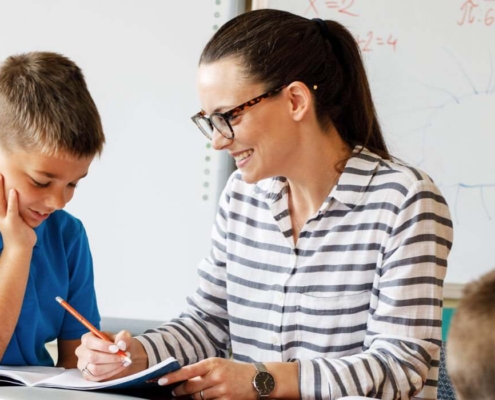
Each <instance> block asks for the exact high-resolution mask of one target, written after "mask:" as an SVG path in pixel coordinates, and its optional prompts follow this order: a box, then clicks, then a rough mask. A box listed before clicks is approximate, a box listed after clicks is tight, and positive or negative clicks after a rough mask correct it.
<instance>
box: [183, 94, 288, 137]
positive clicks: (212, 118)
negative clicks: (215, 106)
mask: <svg viewBox="0 0 495 400" xmlns="http://www.w3.org/2000/svg"><path fill="white" fill-rule="evenodd" d="M285 87H287V85H283V86H280V87H278V88H276V89H273V90H270V91H268V92H266V93H263V94H262V95H260V96H258V97H255V98H254V99H251V100H248V101H246V102H245V103H242V104H241V105H238V106H237V107H234V108H233V109H231V110H229V111H226V112H224V113H220V112H214V113H213V114H211V115H207V114H206V113H205V112H204V111H200V112H198V113H197V114H194V115H193V116H192V117H191V119H192V120H193V122H194V123H195V124H196V125H197V127H198V128H199V130H200V131H201V132H202V133H203V135H205V136H206V137H207V138H208V139H210V140H211V139H213V131H214V129H216V130H217V131H218V132H219V133H220V134H221V135H222V136H223V137H225V138H227V139H234V130H233V129H232V125H230V121H231V120H232V119H233V118H235V117H236V116H237V114H239V113H240V112H242V111H244V110H245V109H248V108H251V107H253V106H255V105H256V104H258V103H259V102H260V101H262V100H264V99H267V98H268V97H270V96H273V95H274V94H277V93H278V92H280V91H281V90H282V89H284V88H285Z"/></svg>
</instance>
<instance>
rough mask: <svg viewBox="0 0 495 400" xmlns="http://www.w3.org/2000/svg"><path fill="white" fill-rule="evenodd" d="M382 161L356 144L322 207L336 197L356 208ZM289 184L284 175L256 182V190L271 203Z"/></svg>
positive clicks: (282, 194)
mask: <svg viewBox="0 0 495 400" xmlns="http://www.w3.org/2000/svg"><path fill="white" fill-rule="evenodd" d="M361 149H362V150H361ZM380 162H382V158H381V157H380V156H378V155H377V154H374V153H372V152H371V151H369V150H368V149H366V148H362V147H361V146H356V147H355V148H354V150H353V156H352V157H351V158H350V159H349V160H348V161H347V163H346V165H345V167H344V170H343V172H342V175H341V176H340V178H339V180H338V181H337V184H336V186H335V187H334V188H333V189H332V190H331V192H330V193H329V195H328V197H327V198H326V200H325V202H324V204H323V205H322V207H327V206H328V204H329V203H330V201H331V200H332V198H335V199H336V200H337V201H339V202H340V203H343V204H345V205H346V206H348V207H349V208H354V207H355V206H356V205H357V204H359V203H360V201H361V198H362V197H363V196H364V194H365V193H366V191H367V188H368V187H369V185H370V183H371V179H372V178H373V175H374V173H375V171H376V169H377V168H378V165H379V164H380ZM287 185H288V184H287V179H286V178H284V177H274V178H271V179H263V180H261V181H259V182H258V183H257V184H256V188H255V191H256V192H257V193H259V194H264V197H265V201H266V202H267V203H268V204H270V205H271V204H274V203H276V202H278V200H280V199H282V198H283V197H284V196H285V195H287Z"/></svg>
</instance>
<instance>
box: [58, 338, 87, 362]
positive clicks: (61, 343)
mask: <svg viewBox="0 0 495 400" xmlns="http://www.w3.org/2000/svg"><path fill="white" fill-rule="evenodd" d="M80 344H81V339H74V340H64V339H58V340H57V351H58V360H57V362H56V364H57V367H63V368H77V356H76V348H77V347H79V345H80Z"/></svg>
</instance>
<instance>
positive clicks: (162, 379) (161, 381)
mask: <svg viewBox="0 0 495 400" xmlns="http://www.w3.org/2000/svg"><path fill="white" fill-rule="evenodd" d="M167 383H168V379H167V378H160V379H158V384H159V385H160V386H165V385H166V384H167ZM172 396H175V394H174V392H172Z"/></svg>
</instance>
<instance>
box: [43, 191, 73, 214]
mask: <svg viewBox="0 0 495 400" xmlns="http://www.w3.org/2000/svg"><path fill="white" fill-rule="evenodd" d="M68 201H69V200H68V199H67V198H66V196H65V191H56V192H52V193H51V194H50V196H49V197H48V199H47V201H46V205H47V206H48V207H50V208H51V209H53V210H61V209H62V208H64V207H65V205H66V204H67V202H68Z"/></svg>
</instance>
